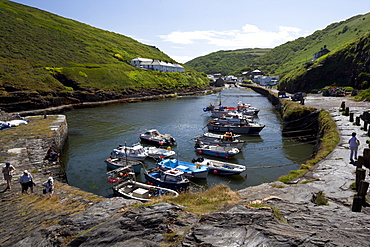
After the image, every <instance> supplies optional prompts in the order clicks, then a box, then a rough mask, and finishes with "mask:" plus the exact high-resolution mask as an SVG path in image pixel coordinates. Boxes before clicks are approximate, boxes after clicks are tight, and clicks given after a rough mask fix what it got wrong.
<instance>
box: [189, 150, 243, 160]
mask: <svg viewBox="0 0 370 247" xmlns="http://www.w3.org/2000/svg"><path fill="white" fill-rule="evenodd" d="M196 151H197V153H199V154H205V155H209V156H214V157H220V158H226V159H230V158H232V157H234V156H235V155H236V153H225V152H222V151H215V150H208V149H203V148H196Z"/></svg>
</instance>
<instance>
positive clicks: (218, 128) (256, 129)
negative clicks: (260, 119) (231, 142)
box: [207, 124, 265, 134]
mask: <svg viewBox="0 0 370 247" xmlns="http://www.w3.org/2000/svg"><path fill="white" fill-rule="evenodd" d="M264 127H265V126H264V125H261V126H233V125H214V124H207V128H208V131H213V132H222V133H225V132H232V133H234V134H258V133H260V132H261V130H262V129H263V128H264Z"/></svg>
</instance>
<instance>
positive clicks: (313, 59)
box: [312, 45, 330, 62]
mask: <svg viewBox="0 0 370 247" xmlns="http://www.w3.org/2000/svg"><path fill="white" fill-rule="evenodd" d="M329 52H330V50H328V49H327V48H326V45H324V48H321V50H320V51H318V52H316V53H315V54H313V57H312V62H315V61H316V60H317V59H318V58H319V57H322V56H324V55H326V54H328V53H329Z"/></svg>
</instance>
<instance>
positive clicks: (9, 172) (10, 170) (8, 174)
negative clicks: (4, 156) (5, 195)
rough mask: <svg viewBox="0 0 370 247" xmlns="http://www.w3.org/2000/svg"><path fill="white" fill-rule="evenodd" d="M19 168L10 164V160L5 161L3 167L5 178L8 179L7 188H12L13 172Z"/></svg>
mask: <svg viewBox="0 0 370 247" xmlns="http://www.w3.org/2000/svg"><path fill="white" fill-rule="evenodd" d="M16 170H17V169H15V168H14V166H12V165H11V164H10V162H6V163H5V166H4V167H3V170H2V172H3V174H4V180H6V189H7V190H12V184H11V182H12V178H13V174H12V173H13V172H14V171H16Z"/></svg>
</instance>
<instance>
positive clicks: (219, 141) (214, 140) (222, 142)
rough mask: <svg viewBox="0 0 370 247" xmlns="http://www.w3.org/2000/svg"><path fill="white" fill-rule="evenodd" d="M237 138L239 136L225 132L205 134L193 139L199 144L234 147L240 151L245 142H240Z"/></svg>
mask: <svg viewBox="0 0 370 247" xmlns="http://www.w3.org/2000/svg"><path fill="white" fill-rule="evenodd" d="M239 138H240V135H236V134H233V133H230V132H226V133H225V134H215V133H211V132H206V133H204V134H203V135H201V136H198V137H195V138H194V141H195V142H196V143H199V144H208V145H219V146H225V147H236V148H237V149H239V150H240V149H242V148H243V146H244V143H245V141H244V140H240V139H239Z"/></svg>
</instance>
